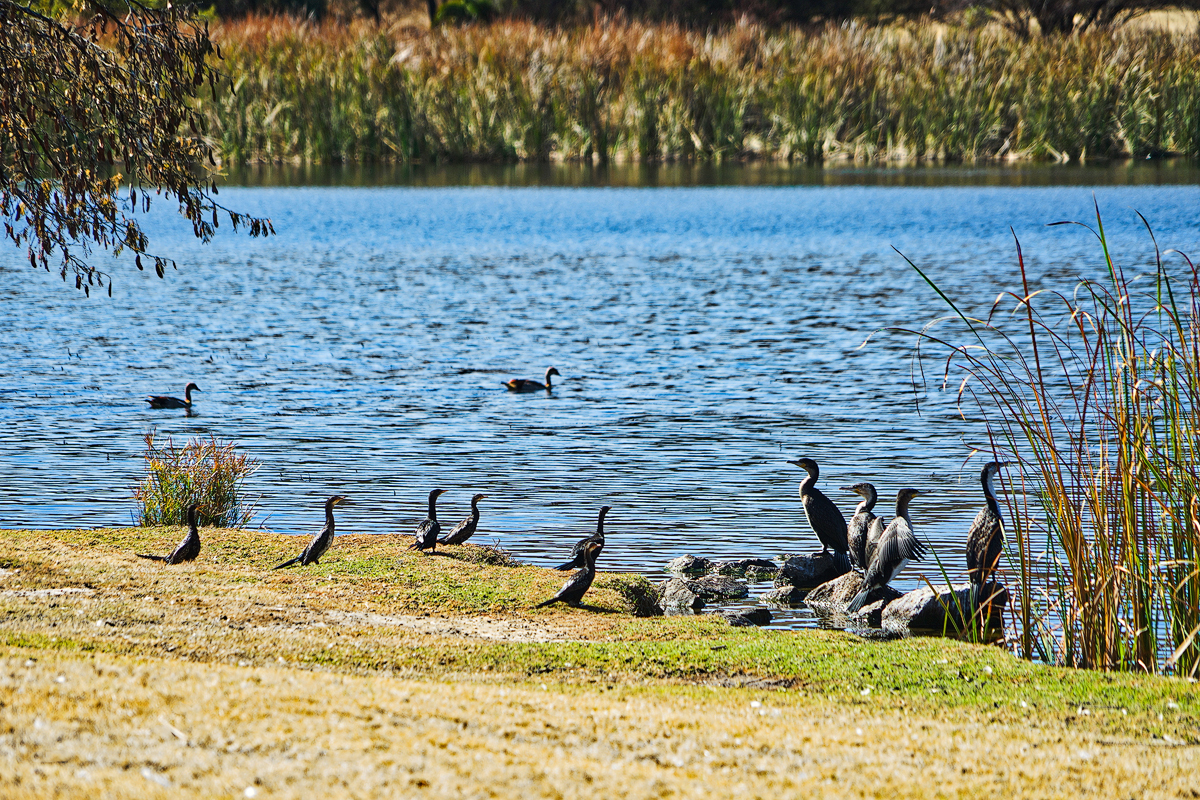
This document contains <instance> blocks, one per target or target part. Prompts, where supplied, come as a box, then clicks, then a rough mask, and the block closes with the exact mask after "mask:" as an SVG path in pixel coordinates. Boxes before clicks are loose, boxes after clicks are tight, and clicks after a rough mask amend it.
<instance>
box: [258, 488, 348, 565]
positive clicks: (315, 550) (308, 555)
mask: <svg viewBox="0 0 1200 800" xmlns="http://www.w3.org/2000/svg"><path fill="white" fill-rule="evenodd" d="M344 502H346V498H345V496H343V495H340V494H335V495H334V496H333V497H331V498H329V499H328V500H326V501H325V525H324V526H322V527H321V532H320V533H318V534H317V535H316V536H314V537H313V539H312V541H311V542H309V543H308V547H306V548H304V552H302V553H301V554H300V555H298V556H296V557H295V558H293V559H290V560H288V561H285V562H283V563H282V564H280V565H279V566H277V567H275V569H283V568H284V567H290V566H292V565H294V564H299V565H300V566H302V567H307V566H308V565H309V564H317V563H319V562H320V561H321V556H323V555H325V551H326V550H328V549H329V545H331V544H333V507H334V506H336V505H337V504H338V503H344Z"/></svg>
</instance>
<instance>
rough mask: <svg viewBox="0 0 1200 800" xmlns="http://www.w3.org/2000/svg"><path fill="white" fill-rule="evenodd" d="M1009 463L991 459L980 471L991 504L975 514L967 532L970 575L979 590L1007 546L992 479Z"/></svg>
mask: <svg viewBox="0 0 1200 800" xmlns="http://www.w3.org/2000/svg"><path fill="white" fill-rule="evenodd" d="M1009 463H1010V462H1008V461H989V462H988V463H987V464H985V465H984V467H983V472H981V473H980V475H979V480H980V482H981V483H982V484H983V497H984V499H985V500H987V505H985V506H984V507H983V508H982V509H980V511H979V513H978V514H976V515H975V521H974V522H972V523H971V530H970V531H968V533H967V578H969V579H970V581H971V586H972V587H974V588H975V589H976V591H978V590H979V589H981V588H982V587H983V586H984V585H986V584H987V582H988V581H990V580H991V579H992V573H994V572H995V571H996V564H997V563H998V562H999V561H1000V550H1001V549H1002V548H1003V547H1004V520H1003V519H1002V518H1001V517H1000V504H999V503H997V502H996V490H995V489H994V488H993V487H992V482H993V481H994V480H995V478H996V474H997V473H998V472H999V471H1000V470H1001V468H1003V467H1007V466H1008V465H1009Z"/></svg>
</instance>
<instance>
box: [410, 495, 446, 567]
mask: <svg viewBox="0 0 1200 800" xmlns="http://www.w3.org/2000/svg"><path fill="white" fill-rule="evenodd" d="M445 493H446V490H445V489H434V490H433V491H432V492H430V493H429V512H428V514H426V516H425V519H423V520H421V524H420V525H418V526H417V529H416V531H414V532H413V536H415V537H416V541H414V542H413V543H412V544H410V545H409V546H408V549H409V550H429V551H431V552H433V551H436V550H437V538H438V534H439V533H441V532H442V526H441V524H439V523H438V518H437V499H438V497H440V496H441V495H443V494H445Z"/></svg>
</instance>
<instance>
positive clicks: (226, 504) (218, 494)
mask: <svg viewBox="0 0 1200 800" xmlns="http://www.w3.org/2000/svg"><path fill="white" fill-rule="evenodd" d="M145 440H146V452H145V458H146V477H145V478H143V479H142V482H141V484H140V485H139V486H138V487H137V488H136V489H134V492H133V494H134V498H135V499H136V500H137V502H138V507H139V519H138V522H139V524H141V525H179V524H184V523H185V522H186V512H187V507H188V506H189V505H190V504H191V503H199V504H200V524H201V525H205V526H210V525H211V526H217V527H221V528H240V527H244V526H245V525H246V524H247V523H248V522H249V521H250V519H251V518H252V517H253V516H254V503H253V502H251V501H249V500H248V499H247V498H246V495H245V491H244V488H243V483H244V481H245V480H246V478H248V477H250V476H251V475H252V474H254V471H255V470H257V469H258V466H259V464H258V462H257V461H256V460H255V459H253V458H250V457H249V456H247V455H245V454H242V453H238V452H236V450H235V449H234V445H233V443H232V442H219V441H217V440H216V439H215V438H212V439H209V440H208V441H204V440H202V439H191V440H189V441H188V443H187V444H185V445H183V446H182V447H176V446H175V443H174V442H172V441H171V439H170V438H168V439H167V443H166V445H164V446H159V445H158V444H157V443H156V442H155V432H154V430H150V431H148V432H147V433H146V435H145Z"/></svg>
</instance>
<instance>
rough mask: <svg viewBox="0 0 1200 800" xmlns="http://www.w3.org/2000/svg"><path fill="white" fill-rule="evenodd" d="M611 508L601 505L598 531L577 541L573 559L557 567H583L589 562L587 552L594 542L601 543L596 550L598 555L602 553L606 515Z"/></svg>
mask: <svg viewBox="0 0 1200 800" xmlns="http://www.w3.org/2000/svg"><path fill="white" fill-rule="evenodd" d="M611 510H612V506H600V516H599V517H598V518H597V519H596V532H595V533H593V534H592V535H591V536H585V537H584V538H582V539H580V540H579V541H578V542H576V543H575V546H574V547H572V548H571V560H570V561H568V562H567V563H565V564H559V565H558V566H557V567H555V569H558V570H568V569H583V567H584V566H585V565H586V564H587V558H586V556H585V553H586V551H587V546H588V545H589V544H593V543H594V544H597V545H599V546H600V549H599V550H597V551H596V555H597V556H599V555H600V553H601V551H603V550H604V515H605V514H607V513H608V512H609V511H611Z"/></svg>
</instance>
